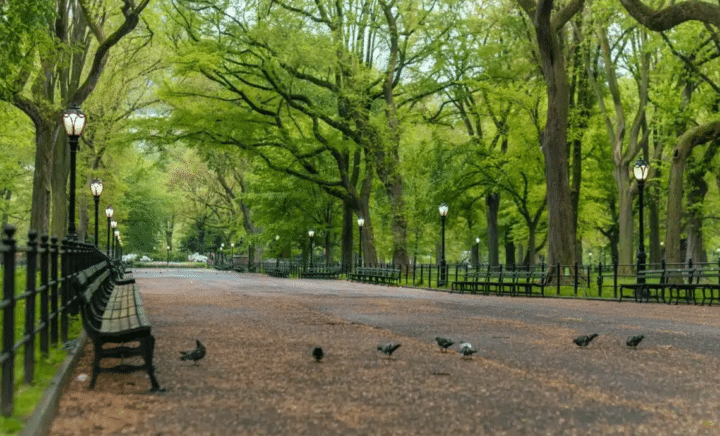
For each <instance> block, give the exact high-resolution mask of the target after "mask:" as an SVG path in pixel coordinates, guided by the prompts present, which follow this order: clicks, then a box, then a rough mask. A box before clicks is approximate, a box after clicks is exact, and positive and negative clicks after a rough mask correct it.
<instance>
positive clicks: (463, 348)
mask: <svg viewBox="0 0 720 436" xmlns="http://www.w3.org/2000/svg"><path fill="white" fill-rule="evenodd" d="M458 352H459V353H460V354H462V355H463V357H462V358H463V359H472V355H473V354H475V353H477V350H476V349H475V348H473V347H472V345H470V343H469V342H463V343H462V344H460V346H459V347H458Z"/></svg>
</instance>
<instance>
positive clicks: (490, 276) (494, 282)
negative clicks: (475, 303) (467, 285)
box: [480, 268, 507, 295]
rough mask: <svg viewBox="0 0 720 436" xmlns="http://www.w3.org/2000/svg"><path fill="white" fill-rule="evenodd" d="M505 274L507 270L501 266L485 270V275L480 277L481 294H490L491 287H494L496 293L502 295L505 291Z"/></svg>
mask: <svg viewBox="0 0 720 436" xmlns="http://www.w3.org/2000/svg"><path fill="white" fill-rule="evenodd" d="M506 274H507V271H505V270H504V269H502V268H500V269H488V270H487V272H485V277H484V278H481V279H480V286H481V288H482V292H483V294H485V295H490V292H491V290H492V288H494V290H495V293H496V294H497V295H502V294H503V292H504V291H505V285H506V284H507V282H506V281H505V276H506Z"/></svg>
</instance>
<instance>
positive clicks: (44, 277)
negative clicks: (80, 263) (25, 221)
mask: <svg viewBox="0 0 720 436" xmlns="http://www.w3.org/2000/svg"><path fill="white" fill-rule="evenodd" d="M49 239H50V238H48V236H47V235H42V236H41V237H40V352H41V353H42V354H43V356H45V357H47V356H48V353H49V351H50V330H49V329H50V325H49V319H50V316H49V310H48V286H49V284H50V283H49V282H50V274H49V273H50V271H49V270H50V251H49V250H50V246H49V244H48V240H49Z"/></svg>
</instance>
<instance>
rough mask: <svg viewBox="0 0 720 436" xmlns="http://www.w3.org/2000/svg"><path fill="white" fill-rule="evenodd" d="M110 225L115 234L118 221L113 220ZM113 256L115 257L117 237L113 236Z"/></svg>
mask: <svg viewBox="0 0 720 436" xmlns="http://www.w3.org/2000/svg"><path fill="white" fill-rule="evenodd" d="M110 227H111V228H112V232H113V235H115V229H116V228H117V221H115V220H112V221H110ZM111 254H112V257H115V238H114V237H113V241H112V252H111Z"/></svg>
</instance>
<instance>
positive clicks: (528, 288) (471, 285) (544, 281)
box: [450, 269, 549, 297]
mask: <svg viewBox="0 0 720 436" xmlns="http://www.w3.org/2000/svg"><path fill="white" fill-rule="evenodd" d="M548 271H549V270H546V271H541V270H538V269H530V270H523V269H517V270H510V271H508V270H504V269H501V270H492V269H489V270H487V271H475V272H473V273H469V274H467V275H466V277H465V278H464V279H463V280H456V281H454V282H452V285H451V288H450V292H455V291H458V292H460V293H461V294H462V293H464V292H466V291H467V292H471V293H478V292H482V293H483V294H485V295H489V294H490V293H491V292H495V293H496V294H497V295H503V294H509V295H525V296H528V297H529V296H532V295H540V296H545V287H546V286H548V278H549V273H548Z"/></svg>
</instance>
